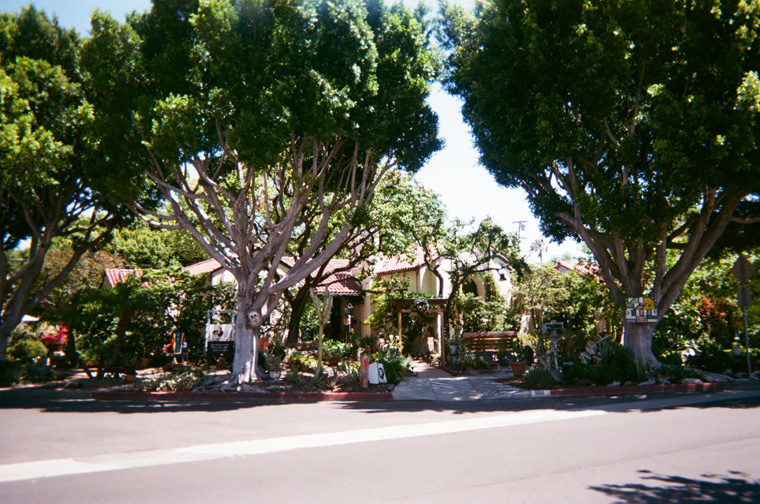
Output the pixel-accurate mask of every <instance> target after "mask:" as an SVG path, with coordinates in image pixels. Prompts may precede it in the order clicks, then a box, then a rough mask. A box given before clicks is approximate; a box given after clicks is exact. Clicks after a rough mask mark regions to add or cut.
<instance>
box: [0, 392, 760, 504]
mask: <svg viewBox="0 0 760 504" xmlns="http://www.w3.org/2000/svg"><path fill="white" fill-rule="evenodd" d="M310 402H317V400H316V399H315V400H314V401H309V400H304V399H303V398H299V399H297V400H293V401H288V400H287V399H285V400H277V401H273V400H261V399H252V398H245V399H235V398H234V394H233V393H231V394H230V397H229V398H211V399H203V398H198V399H195V398H194V399H178V400H167V399H164V400H148V399H146V400H138V399H130V400H93V399H91V398H90V396H89V394H87V393H83V392H68V391H53V390H39V389H10V390H1V391H0V410H3V409H37V410H40V411H45V412H51V413H102V412H113V413H124V414H130V413H161V412H213V411H233V410H238V409H250V408H256V407H265V406H272V405H287V404H305V403H310ZM333 404H335V406H336V407H338V408H342V409H346V410H354V411H362V412H366V413H370V414H372V413H386V412H401V413H403V412H408V413H418V412H424V411H428V412H429V411H432V412H448V413H454V414H468V413H482V412H519V411H530V410H560V411H564V410H576V411H578V410H590V409H591V410H603V411H607V412H611V413H629V412H644V413H646V412H654V411H662V410H667V409H678V408H736V409H747V408H760V394H755V395H754V396H753V397H740V396H738V395H737V393H734V392H730V391H729V392H721V393H715V394H694V395H683V394H681V395H675V394H674V395H667V396H664V395H658V396H617V397H580V398H552V399H507V400H495V401H374V402H373V401H355V402H354V401H345V402H335V403H333ZM758 502H760V501H758Z"/></svg>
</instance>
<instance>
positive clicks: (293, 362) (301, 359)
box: [287, 350, 317, 371]
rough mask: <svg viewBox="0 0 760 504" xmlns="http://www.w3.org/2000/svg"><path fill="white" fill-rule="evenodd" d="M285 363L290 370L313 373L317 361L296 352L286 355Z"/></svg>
mask: <svg viewBox="0 0 760 504" xmlns="http://www.w3.org/2000/svg"><path fill="white" fill-rule="evenodd" d="M287 362H288V365H289V366H290V368H291V369H295V370H296V371H314V370H315V369H317V359H315V358H314V357H313V356H311V355H308V354H305V353H302V352H299V351H297V350H294V351H292V352H290V353H289V354H288V357H287Z"/></svg>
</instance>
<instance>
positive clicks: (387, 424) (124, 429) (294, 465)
mask: <svg viewBox="0 0 760 504" xmlns="http://www.w3.org/2000/svg"><path fill="white" fill-rule="evenodd" d="M0 426H2V428H1V429H0V502H2V503H5V502H7V503H27V502H28V503H42V502H51V503H68V502H76V503H89V502H92V503H95V502H97V503H106V502H129V503H135V502H137V503H153V502H161V503H173V502H178V503H179V502H181V503H195V502H198V503H201V502H202V503H209V502H211V503H228V502H254V503H275V502H277V503H302V502H309V503H321V502H329V503H343V502H346V503H348V502H351V503H358V502H361V503H375V502H404V503H406V502H410V503H411V502H414V503H428V502H429V503H449V502H451V503H462V502H494V503H518V502H526V503H542V502H561V503H574V502H578V503H597V502H598V503H612V502H616V503H622V502H630V503H655V502H657V503H661V502H666V503H670V502H672V503H676V502H678V503H691V502H705V501H707V502H729V503H748V502H749V503H754V502H760V433H759V432H760V393H758V391H745V392H740V391H734V392H723V393H720V394H708V395H688V396H672V397H659V398H654V399H652V398H637V397H621V398H591V399H573V400H563V401H560V400H554V399H534V400H510V401H489V402H468V403H444V402H411V403H407V402H387V403H374V404H373V403H315V404H290V405H265V404H256V403H250V402H240V403H229V402H227V403H221V402H209V403H204V402H185V403H175V404H159V403H141V402H103V401H92V400H89V399H86V398H76V397H69V398H60V397H56V396H54V395H50V394H42V395H41V396H38V397H29V396H28V395H23V394H19V393H14V394H0ZM708 499H712V500H708Z"/></svg>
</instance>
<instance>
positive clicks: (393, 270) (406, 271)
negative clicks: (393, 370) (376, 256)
mask: <svg viewBox="0 0 760 504" xmlns="http://www.w3.org/2000/svg"><path fill="white" fill-rule="evenodd" d="M293 264H294V260H293V259H292V258H289V257H286V258H284V259H283V260H282V263H281V264H280V265H279V266H278V268H281V269H282V271H283V273H284V272H285V271H287V269H288V268H289V267H290V266H292V265H293ZM432 266H433V267H434V268H437V270H438V271H439V273H440V277H441V278H439V276H437V275H436V274H435V273H434V272H433V271H431V270H430V268H429V267H428V264H427V263H426V261H425V257H424V252H423V249H422V248H421V247H415V248H414V249H413V251H412V254H411V256H410V257H407V256H406V255H401V256H397V257H390V258H381V259H380V260H378V261H377V262H376V263H375V264H374V265H370V268H369V270H370V271H371V274H370V275H368V276H367V277H366V278H365V279H364V280H362V281H361V282H360V281H359V280H357V278H356V277H355V273H357V272H358V269H356V270H352V269H350V262H349V260H348V259H331V260H330V261H329V263H328V264H327V267H326V269H325V277H324V279H323V280H322V281H321V282H320V283H319V284H318V286H317V287H316V288H315V291H316V293H317V294H319V295H323V294H324V293H325V291H327V292H329V293H330V294H331V295H332V296H333V297H334V302H333V316H332V317H331V326H332V329H333V331H332V332H333V333H334V334H335V335H337V334H344V333H343V332H342V331H343V329H344V328H343V327H341V326H342V325H343V323H344V322H345V320H346V319H345V313H346V311H347V308H350V309H351V311H352V313H353V317H352V327H353V330H354V332H356V333H358V334H359V335H360V336H362V337H370V336H372V330H371V328H370V327H369V326H368V325H367V324H365V323H364V321H365V320H367V318H368V317H369V316H370V314H371V313H372V310H373V306H372V301H371V295H370V293H371V292H372V287H373V285H374V283H375V282H376V281H378V280H387V279H390V278H392V277H394V276H397V277H399V278H402V279H406V280H408V281H409V283H410V285H409V290H410V291H411V292H414V293H420V294H424V295H425V296H426V297H431V298H432V299H430V305H431V310H430V312H432V313H435V314H436V315H435V322H434V323H433V324H432V327H431V328H430V336H431V337H433V338H434V339H436V340H438V342H439V344H440V342H441V338H442V336H443V333H444V331H443V309H442V307H443V305H445V300H446V298H448V296H449V294H450V293H451V288H452V284H451V280H450V278H449V272H450V271H451V268H452V265H451V261H449V260H447V259H444V258H437V259H435V260H434V261H433V262H432ZM183 269H184V270H185V271H187V272H188V273H190V274H191V275H202V274H210V281H211V285H214V286H215V285H220V284H222V283H233V284H234V283H235V279H234V277H233V276H232V275H231V274H230V273H229V272H228V271H227V270H225V269H224V268H222V266H221V264H220V263H219V262H218V261H217V260H215V259H208V260H205V261H202V262H199V263H196V264H193V265H190V266H186V267H185V268H183ZM487 269H488V274H491V275H493V278H494V281H495V284H496V285H497V287H498V290H499V292H500V294H501V295H502V297H503V298H504V300H505V305H509V303H510V302H511V299H512V291H513V286H512V281H511V269H510V267H509V263H508V261H507V259H506V258H503V257H496V258H495V259H494V260H493V261H492V262H491V263H490V264H489V265H488V268H487ZM139 271H140V270H136V269H108V270H106V284H107V285H110V286H111V287H113V286H115V285H116V284H117V283H119V282H121V281H124V280H125V279H126V278H127V277H128V276H131V275H135V274H140V272H139ZM464 289H465V291H466V292H471V293H473V294H476V295H477V296H479V297H480V298H481V299H485V286H484V284H483V280H482V279H481V278H480V277H477V276H474V277H472V278H470V279H468V281H467V282H466V283H465V286H464ZM349 305H350V307H349ZM403 311H404V307H403V306H400V307H399V312H398V314H399V319H398V320H399V324H398V335H402V331H403V329H402V327H401V323H400V322H401V313H402V312H403Z"/></svg>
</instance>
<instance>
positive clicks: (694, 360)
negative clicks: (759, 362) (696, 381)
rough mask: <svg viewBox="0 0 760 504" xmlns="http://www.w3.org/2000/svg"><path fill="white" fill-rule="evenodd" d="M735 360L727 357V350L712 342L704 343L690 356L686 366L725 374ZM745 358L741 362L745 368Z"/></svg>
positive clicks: (729, 356)
mask: <svg viewBox="0 0 760 504" xmlns="http://www.w3.org/2000/svg"><path fill="white" fill-rule="evenodd" d="M734 363H735V360H734V359H733V358H732V357H731V355H729V351H728V350H724V349H723V348H721V346H720V345H719V344H717V343H716V342H713V341H709V340H708V341H704V343H703V344H702V345H701V346H700V347H699V348H698V349H697V351H696V355H694V356H690V357H689V358H688V360H687V364H688V365H690V366H693V367H695V368H697V369H704V370H707V371H712V372H714V373H725V372H727V371H729V370H731V368H732V367H733V366H734ZM746 363H747V361H746V358H745V360H744V361H743V362H742V364H743V365H744V367H745V368H746V365H747V364H746Z"/></svg>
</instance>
